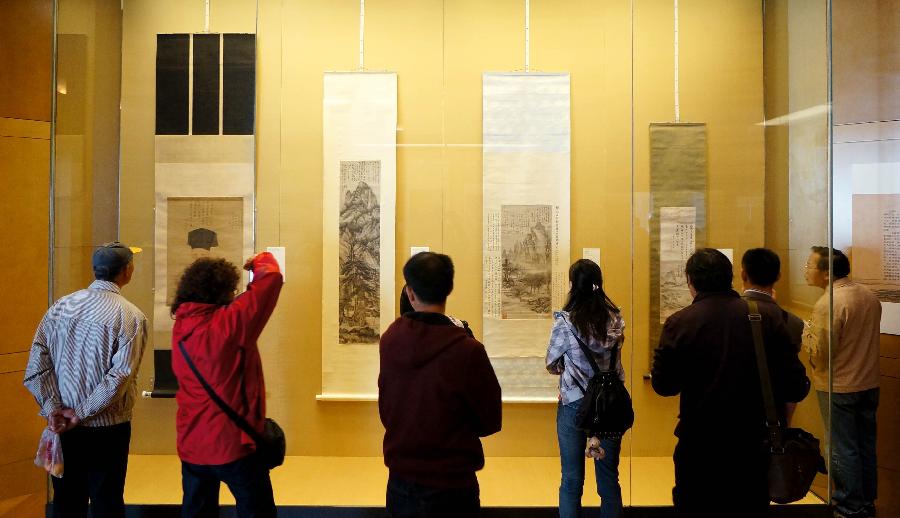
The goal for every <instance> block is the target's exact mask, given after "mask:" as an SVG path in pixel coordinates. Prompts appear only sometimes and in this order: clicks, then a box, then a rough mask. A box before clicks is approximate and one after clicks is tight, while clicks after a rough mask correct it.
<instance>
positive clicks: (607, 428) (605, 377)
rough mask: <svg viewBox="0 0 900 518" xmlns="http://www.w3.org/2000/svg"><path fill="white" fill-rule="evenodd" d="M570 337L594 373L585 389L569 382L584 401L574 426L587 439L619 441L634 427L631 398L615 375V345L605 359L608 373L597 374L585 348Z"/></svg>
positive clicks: (617, 349) (592, 360)
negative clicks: (584, 434)
mask: <svg viewBox="0 0 900 518" xmlns="http://www.w3.org/2000/svg"><path fill="white" fill-rule="evenodd" d="M569 330H570V331H572V336H574V337H575V340H577V341H578V345H579V347H581V352H582V353H584V355H585V357H587V360H588V363H590V365H591V368H592V369H594V374H593V375H592V376H591V379H590V380H589V381H588V386H587V388H585V387H582V386H581V384H580V383H578V380H576V379H575V378H572V379H573V380H574V381H575V384H576V385H578V388H579V389H581V392H582V393H583V394H584V397H583V398H582V399H581V405H580V406H579V407H578V412H577V413H576V414H575V426H576V427H578V429H580V430H582V431H583V432H584V433H586V434H587V435H588V436H589V437H601V438H608V439H619V438H621V437H622V435H624V434H625V432H627V431H628V429H629V428H631V427H632V425H634V408H633V407H632V405H631V396H630V395H629V394H628V389H626V388H625V384H624V383H622V380H621V379H619V373H618V372H617V371H616V365H617V364H618V353H619V344H616V345H615V346H614V347H613V349H612V353H611V356H610V359H609V369H608V370H600V367H599V366H598V365H597V362H596V361H594V356H593V354H592V353H591V350H590V349H588V346H587V345H585V343H584V342H583V341H582V340H581V338H579V337H578V335H577V334H576V333H575V331H574V330H573V329H571V328H570V329H569Z"/></svg>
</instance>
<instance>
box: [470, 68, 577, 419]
mask: <svg viewBox="0 0 900 518" xmlns="http://www.w3.org/2000/svg"><path fill="white" fill-rule="evenodd" d="M482 86H483V127H482V131H483V145H484V148H483V149H484V152H483V167H484V171H483V174H484V177H483V196H484V197H483V245H482V246H483V248H482V258H483V259H482V261H483V264H482V267H483V277H482V279H483V318H484V344H485V348H486V349H487V352H488V356H489V357H490V359H491V363H492V364H493V366H494V370H495V371H496V373H497V377H498V378H499V380H500V385H501V387H502V388H503V397H504V399H505V400H508V401H509V400H511V401H543V400H547V401H551V400H555V398H556V383H557V378H556V377H555V376H551V375H549V374H548V373H547V370H546V368H545V366H544V356H545V354H546V351H547V339H548V338H549V336H550V330H551V328H552V325H553V311H555V310H559V309H560V308H562V305H563V304H564V303H565V297H566V291H567V289H568V279H567V272H568V268H569V227H570V224H569V214H570V210H569V208H570V195H569V185H570V182H569V175H570V156H571V149H570V113H569V110H570V88H569V75H568V74H532V73H527V74H526V73H488V74H484V76H483V83H482Z"/></svg>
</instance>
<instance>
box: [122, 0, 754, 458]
mask: <svg viewBox="0 0 900 518" xmlns="http://www.w3.org/2000/svg"><path fill="white" fill-rule="evenodd" d="M210 4H211V9H210V26H209V30H210V31H211V32H257V34H258V41H257V42H258V52H257V56H258V61H257V78H258V82H257V131H256V134H257V196H258V198H257V208H258V213H257V221H256V224H257V227H256V229H257V249H264V248H265V247H266V246H279V245H280V246H285V247H287V268H288V283H287V284H286V285H285V288H284V291H283V292H282V296H281V297H282V298H281V302H280V304H279V307H278V309H277V310H276V312H275V315H274V316H273V318H272V321H271V322H270V324H269V326H268V328H267V330H266V332H265V333H264V334H263V337H262V339H261V341H260V347H261V350H262V355H263V361H264V368H265V373H266V380H267V392H268V405H269V414H270V415H271V416H273V417H275V418H276V419H278V420H279V422H281V423H282V424H283V425H284V427H285V429H286V431H287V434H288V436H289V438H290V439H289V453H290V454H292V455H337V456H345V455H346V456H378V455H380V454H381V438H382V433H383V430H382V427H381V424H380V422H379V419H378V411H377V405H376V404H375V403H371V402H369V403H366V402H356V403H353V402H351V403H347V402H317V401H316V400H315V395H316V394H317V393H319V391H320V386H321V385H320V383H321V371H320V366H321V352H320V351H321V337H320V328H321V294H322V289H323V287H322V282H321V273H320V272H321V271H322V264H321V257H322V250H321V243H322V74H323V72H326V71H334V70H354V69H356V68H357V67H358V65H359V63H358V59H359V55H358V50H359V2H358V1H357V0H334V1H327V2H326V1H321V0H319V1H313V0H306V1H291V2H280V1H267V0H260V2H259V4H258V6H257V5H254V4H252V3H247V2H239V1H236V0H233V1H224V0H211V2H210ZM680 4H681V13H680V23H681V40H680V45H681V113H682V120H683V121H692V122H705V123H707V125H708V131H709V134H708V140H709V155H708V157H709V227H708V228H709V244H710V245H711V246H714V247H721V248H734V249H735V256H736V257H740V254H741V253H743V250H744V249H746V248H749V247H753V246H760V245H762V244H763V218H762V208H763V188H764V183H763V179H764V142H763V130H762V126H759V125H758V123H759V122H761V121H762V120H763V74H762V11H761V8H760V3H759V2H758V1H753V0H739V1H729V2H718V1H715V0H682V1H681V2H680ZM524 15H525V13H524V3H523V2H521V1H520V0H492V1H490V2H484V1H481V0H446V1H441V0H369V1H367V2H366V18H365V20H366V26H365V27H366V31H365V67H366V68H367V69H368V70H390V71H396V72H397V73H398V82H399V92H398V96H399V99H398V110H399V113H398V134H397V140H398V149H397V229H396V232H397V240H396V243H397V251H396V256H397V270H396V271H397V277H396V282H397V286H398V288H399V287H400V285H402V276H401V274H400V267H401V266H402V263H403V261H404V259H405V258H406V257H407V256H408V254H409V252H408V251H409V247H410V246H422V245H424V246H430V247H431V248H432V250H436V251H441V252H444V253H448V254H450V255H451V256H452V257H453V259H454V262H455V263H456V269H457V279H456V290H455V291H454V293H453V295H451V298H450V301H449V308H448V310H449V312H451V313H452V314H454V315H457V316H459V317H461V318H465V319H466V320H468V321H469V322H470V323H471V324H472V326H473V328H474V330H475V332H476V335H480V332H481V318H480V312H481V215H482V212H481V192H482V181H481V149H480V143H481V109H482V102H481V99H482V97H481V74H482V73H483V72H486V71H512V70H522V69H523V68H524V56H525V47H524ZM203 24H204V2H203V0H190V1H187V0H152V1H151V0H129V1H127V2H126V3H125V11H124V21H123V74H122V78H123V79H122V81H123V82H122V131H121V145H122V148H121V160H122V162H121V236H122V238H123V239H125V240H127V241H128V242H129V243H133V244H136V245H138V246H143V247H144V248H145V250H146V251H147V252H148V254H147V257H149V254H152V251H153V250H152V243H153V211H152V207H153V193H154V188H153V131H154V126H153V117H154V91H153V89H154V63H155V42H156V33H176V32H200V31H202V30H203V28H204V25H203ZM530 27H531V34H530V37H531V70H534V71H547V72H551V71H552V72H558V71H563V72H569V73H570V74H571V85H572V97H571V100H572V119H571V120H572V184H571V186H572V241H571V243H572V251H571V253H572V257H573V258H578V257H580V256H581V249H582V247H599V248H600V249H601V256H602V266H603V268H604V272H605V277H606V288H607V291H608V292H609V294H610V295H611V297H612V298H613V299H614V300H615V301H616V302H617V303H618V304H619V305H620V306H622V308H623V310H624V312H625V318H626V320H627V322H628V330H627V337H628V338H627V342H626V369H627V370H628V372H629V377H630V380H631V381H630V385H631V389H632V392H633V394H634V400H635V410H636V413H637V424H636V426H635V429H634V431H633V433H632V434H631V436H630V437H631V439H630V441H631V445H632V450H631V454H633V455H659V456H665V455H670V454H671V452H672V448H673V445H674V438H673V437H672V434H671V432H672V429H673V428H674V424H675V415H676V413H677V405H676V400H675V399H662V398H659V397H658V396H656V395H654V394H653V393H652V389H650V387H649V382H647V381H646V380H644V379H642V375H643V374H644V373H645V372H647V370H648V366H647V360H646V359H647V357H648V347H649V345H648V343H647V341H648V337H647V334H648V330H647V327H648V326H647V319H648V318H649V317H648V315H649V301H648V293H649V290H650V287H649V286H648V285H647V282H648V281H647V279H648V278H649V256H648V250H649V244H648V239H649V237H648V236H649V232H648V228H649V226H648V225H649V222H648V220H647V218H648V216H647V214H648V212H649V210H648V192H647V191H648V189H649V151H648V148H649V144H648V135H649V129H648V125H649V123H650V122H665V121H671V120H672V119H673V117H674V114H673V103H674V99H673V52H672V50H673V45H672V39H673V33H672V28H673V10H672V2H671V1H668V0H665V1H664V0H635V1H634V2H633V4H632V2H630V1H628V0H608V1H603V2H597V1H588V0H532V1H531V20H530ZM147 257H145V258H144V259H142V260H139V264H138V265H137V274H136V277H135V281H134V282H133V283H132V285H130V286H129V287H127V288H126V295H127V296H128V297H129V298H131V299H132V300H134V301H136V302H137V303H138V304H139V306H140V307H141V308H143V309H144V311H145V312H147V313H148V314H149V313H151V308H152V263H151V261H150V260H149V259H148V258H147ZM157 345H164V344H157ZM629 359H630V360H629ZM152 367H153V366H152V357H150V355H148V356H147V357H145V361H144V364H143V367H142V371H141V376H140V383H141V386H142V388H148V387H149V386H150V379H149V378H150V376H152V372H153V368H152ZM174 413H175V402H174V401H171V400H143V401H140V402H139V403H138V408H137V412H136V418H135V431H134V435H133V442H132V452H133V453H144V454H171V453H174V442H175V437H174V436H175V434H174ZM485 447H486V452H487V454H488V455H493V456H555V455H557V446H556V436H555V406H554V405H549V404H534V405H531V404H508V405H506V406H505V407H504V427H503V431H502V432H500V433H499V434H497V435H495V436H494V437H491V438H489V439H487V440H486V441H485ZM627 452H628V450H627V449H626V450H625V454H628V453H627Z"/></svg>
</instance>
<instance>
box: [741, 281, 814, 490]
mask: <svg viewBox="0 0 900 518" xmlns="http://www.w3.org/2000/svg"><path fill="white" fill-rule="evenodd" d="M744 300H746V301H747V306H748V307H749V309H750V313H749V315H748V318H749V319H750V327H751V329H752V330H753V345H754V347H755V348H756V365H757V368H758V369H759V382H760V386H761V387H762V393H763V402H764V403H765V407H766V438H765V439H764V441H763V449H764V454H765V455H766V456H767V457H768V481H769V499H770V500H772V501H773V502H775V503H778V504H788V503H791V502H796V501H797V500H800V499H801V498H803V497H804V496H806V494H807V493H808V492H809V488H810V486H812V483H813V479H815V478H816V473H823V474H824V473H826V470H825V459H824V458H822V454H821V453H820V452H819V440H818V439H816V438H815V437H814V436H813V435H812V434H811V433H809V432H807V431H805V430H803V429H800V428H783V427H782V426H781V423H779V421H778V415H777V413H776V412H775V396H774V395H773V393H772V381H771V379H770V377H769V364H768V361H767V360H766V349H765V346H764V345H763V337H762V324H761V322H762V315H761V314H760V312H759V307H758V305H757V304H756V301H755V300H752V299H748V298H745V299H744Z"/></svg>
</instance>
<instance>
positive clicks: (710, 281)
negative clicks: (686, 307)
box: [684, 248, 734, 292]
mask: <svg viewBox="0 0 900 518" xmlns="http://www.w3.org/2000/svg"><path fill="white" fill-rule="evenodd" d="M684 274H685V275H687V278H688V281H690V283H691V284H692V285H693V286H694V289H695V290H697V291H698V292H706V291H727V290H730V289H731V280H732V279H733V278H734V271H732V268H731V261H729V260H728V257H726V256H725V254H723V253H722V252H720V251H718V250H716V249H715V248H700V249H698V250H697V251H696V252H694V253H693V254H691V257H690V258H688V260H687V264H685V265H684Z"/></svg>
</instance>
